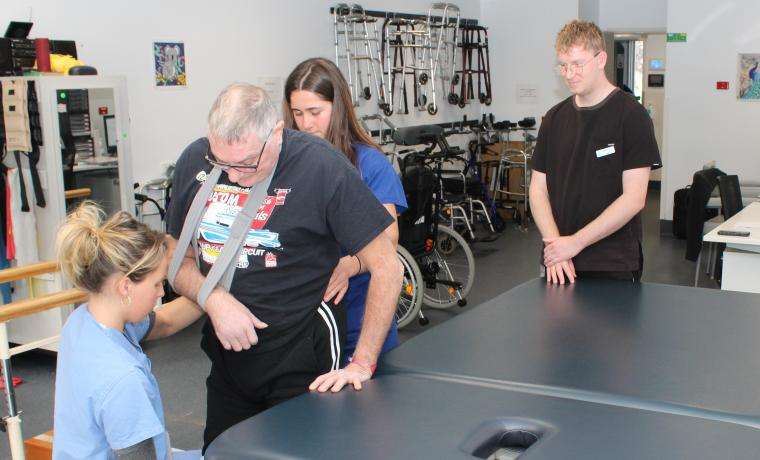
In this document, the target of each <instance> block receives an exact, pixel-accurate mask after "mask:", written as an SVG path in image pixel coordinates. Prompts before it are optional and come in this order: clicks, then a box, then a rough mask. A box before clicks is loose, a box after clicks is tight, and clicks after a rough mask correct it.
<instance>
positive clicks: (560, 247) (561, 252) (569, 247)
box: [544, 235, 583, 284]
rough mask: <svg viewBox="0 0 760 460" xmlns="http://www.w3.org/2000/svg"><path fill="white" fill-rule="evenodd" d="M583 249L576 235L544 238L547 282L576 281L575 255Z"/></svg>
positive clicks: (562, 282) (563, 282)
mask: <svg viewBox="0 0 760 460" xmlns="http://www.w3.org/2000/svg"><path fill="white" fill-rule="evenodd" d="M582 249H583V244H582V243H581V242H580V241H579V240H578V237H576V236H575V235H571V236H557V237H551V238H544V265H545V266H546V282H547V283H551V284H565V278H567V281H568V283H574V282H575V278H576V274H575V267H574V266H573V257H575V256H576V255H578V253H579V252H581V250H582Z"/></svg>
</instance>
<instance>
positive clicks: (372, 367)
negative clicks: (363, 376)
mask: <svg viewBox="0 0 760 460" xmlns="http://www.w3.org/2000/svg"><path fill="white" fill-rule="evenodd" d="M348 362H350V363H354V364H357V365H359V366H361V367H363V368H366V369H369V372H370V375H374V374H375V370H376V369H377V364H368V363H366V362H361V361H359V360H357V359H354V357H353V356H352V357H351V359H349V360H348Z"/></svg>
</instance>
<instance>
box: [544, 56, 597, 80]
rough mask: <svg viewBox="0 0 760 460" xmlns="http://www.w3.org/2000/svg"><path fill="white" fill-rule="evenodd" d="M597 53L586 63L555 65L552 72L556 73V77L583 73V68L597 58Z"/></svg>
mask: <svg viewBox="0 0 760 460" xmlns="http://www.w3.org/2000/svg"><path fill="white" fill-rule="evenodd" d="M599 53H601V51H597V52H596V54H595V55H594V56H593V57H592V58H591V59H589V60H588V61H586V62H580V63H578V62H576V63H573V64H557V65H556V66H554V71H555V72H557V74H558V75H568V74H570V73H572V74H573V75H575V74H578V73H581V72H583V67H585V66H586V64H588V63H589V62H591V61H593V60H594V59H595V58H596V57H597V56H599Z"/></svg>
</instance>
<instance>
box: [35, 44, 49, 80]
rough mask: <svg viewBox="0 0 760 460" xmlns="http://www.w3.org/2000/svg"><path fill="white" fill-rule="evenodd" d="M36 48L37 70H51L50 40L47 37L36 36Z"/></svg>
mask: <svg viewBox="0 0 760 460" xmlns="http://www.w3.org/2000/svg"><path fill="white" fill-rule="evenodd" d="M34 48H35V51H36V52H37V70H38V71H40V72H50V40H48V39H47V38H35V39H34Z"/></svg>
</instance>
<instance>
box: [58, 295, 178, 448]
mask: <svg viewBox="0 0 760 460" xmlns="http://www.w3.org/2000/svg"><path fill="white" fill-rule="evenodd" d="M153 321H154V316H153V315H150V316H148V317H146V318H145V319H144V320H143V321H141V322H139V323H136V324H131V323H127V324H126V325H125V326H124V331H123V332H122V331H117V330H116V329H112V328H109V327H105V326H103V325H101V324H99V323H98V322H97V321H95V318H94V317H93V316H92V315H91V314H90V311H89V310H88V309H87V304H83V305H81V306H79V307H78V308H77V309H76V310H74V312H73V313H72V314H71V315H70V316H69V318H68V320H67V321H66V325H65V326H64V327H63V331H62V333H61V341H60V347H59V350H58V365H57V372H56V378H55V410H54V413H55V415H54V419H55V421H54V428H53V430H54V442H53V458H54V459H56V460H58V459H74V458H88V459H114V458H116V457H115V454H114V450H119V449H124V448H126V447H130V446H133V445H135V444H138V443H140V442H142V441H144V440H146V439H149V438H153V440H154V445H155V446H156V458H159V459H165V458H168V457H167V455H168V454H167V452H168V451H169V441H168V437H167V435H166V429H165V425H164V411H163V407H162V405H161V395H160V394H159V391H158V383H157V382H156V379H155V377H153V374H152V373H151V371H150V360H149V359H148V357H147V356H146V355H145V353H143V350H142V348H141V347H140V340H142V339H143V338H144V337H145V336H146V335H147V334H148V333H149V332H150V329H151V328H152V326H153Z"/></svg>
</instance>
